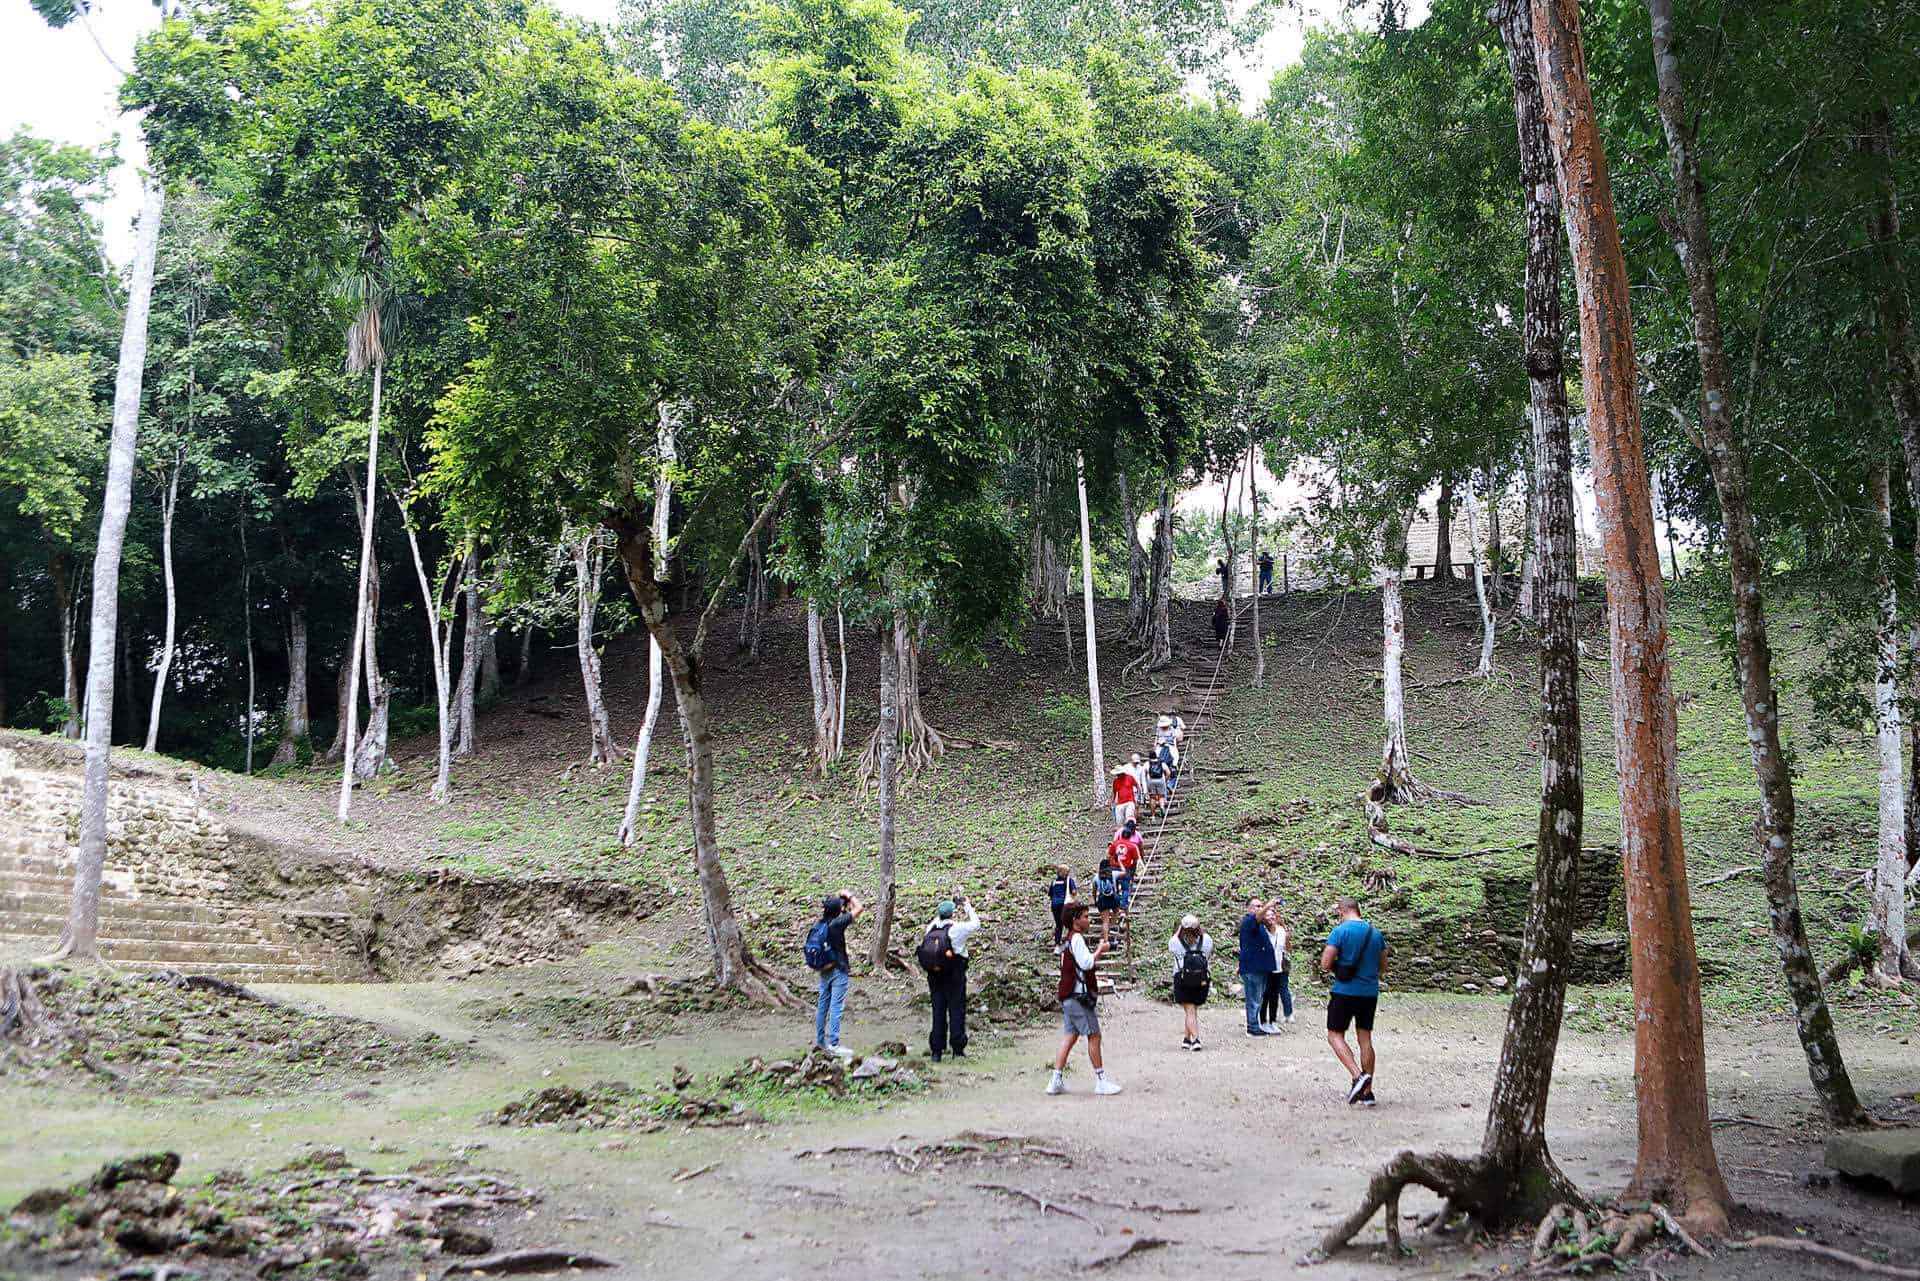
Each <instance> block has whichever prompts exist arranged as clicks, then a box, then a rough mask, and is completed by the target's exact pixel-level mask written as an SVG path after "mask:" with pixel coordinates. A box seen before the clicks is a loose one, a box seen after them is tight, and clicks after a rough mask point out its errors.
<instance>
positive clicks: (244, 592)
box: [240, 514, 255, 774]
mask: <svg viewBox="0 0 1920 1281" xmlns="http://www.w3.org/2000/svg"><path fill="white" fill-rule="evenodd" d="M240 618H241V620H242V623H243V627H242V630H243V631H244V632H245V633H246V638H247V758H246V772H247V773H248V774H251V773H253V704H254V694H255V689H254V673H253V562H252V561H250V560H248V559H247V518H246V516H245V515H244V514H243V515H242V516H241V517H240Z"/></svg>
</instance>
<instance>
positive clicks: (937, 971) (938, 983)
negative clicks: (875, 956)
mask: <svg viewBox="0 0 1920 1281" xmlns="http://www.w3.org/2000/svg"><path fill="white" fill-rule="evenodd" d="M955 913H964V915H962V916H960V917H959V919H957V920H956V919H955ZM981 924H982V922H981V920H980V914H979V913H978V912H976V911H974V910H973V904H971V903H969V902H968V901H967V896H966V895H965V894H962V893H960V892H958V891H955V893H954V896H953V897H952V898H950V899H943V900H942V901H941V903H940V906H939V907H937V908H935V909H934V913H933V922H932V924H930V925H928V926H927V932H926V934H925V936H924V937H923V939H922V940H921V943H920V961H921V966H922V968H923V969H925V970H926V971H927V995H929V996H931V997H932V998H933V1030H932V1032H930V1033H929V1034H928V1036H927V1052H928V1053H929V1054H930V1055H931V1056H932V1058H933V1061H934V1062H935V1063H938V1062H939V1061H940V1058H941V1056H942V1055H944V1054H945V1053H946V1052H947V1048H948V1047H949V1046H951V1047H952V1048H953V1057H954V1058H956V1059H964V1058H966V1057H967V941H968V940H969V939H971V938H972V937H973V935H974V931H976V930H978V929H979V928H980V926H981Z"/></svg>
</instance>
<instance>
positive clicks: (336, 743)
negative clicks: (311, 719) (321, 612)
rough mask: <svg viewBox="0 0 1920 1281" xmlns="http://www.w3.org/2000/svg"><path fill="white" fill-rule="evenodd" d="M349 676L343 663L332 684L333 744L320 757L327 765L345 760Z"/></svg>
mask: <svg viewBox="0 0 1920 1281" xmlns="http://www.w3.org/2000/svg"><path fill="white" fill-rule="evenodd" d="M356 608H357V606H356ZM350 674H351V673H350V671H349V669H348V667H347V664H345V663H344V662H343V663H341V664H340V671H339V673H338V674H337V675H336V676H335V678H334V682H333V742H332V743H330V744H328V745H327V751H326V755H325V756H323V757H321V760H322V761H323V762H324V763H325V764H328V765H338V764H339V763H340V762H341V761H343V760H345V759H346V758H347V677H348V676H349V675H350Z"/></svg>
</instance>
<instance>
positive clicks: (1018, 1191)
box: [972, 1183, 1101, 1231]
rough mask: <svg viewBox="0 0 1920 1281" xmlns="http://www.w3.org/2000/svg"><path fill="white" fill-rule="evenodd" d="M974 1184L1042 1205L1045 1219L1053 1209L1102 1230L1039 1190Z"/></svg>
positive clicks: (1041, 1211) (1002, 1184)
mask: <svg viewBox="0 0 1920 1281" xmlns="http://www.w3.org/2000/svg"><path fill="white" fill-rule="evenodd" d="M972 1186H973V1187H975V1188H978V1189H979V1190H980V1191H982V1192H998V1193H1000V1194H1001V1195H1002V1196H1010V1197H1018V1198H1020V1199H1021V1200H1025V1201H1031V1202H1033V1203H1034V1204H1035V1205H1036V1206H1038V1207H1040V1217H1041V1218H1043V1219H1044V1218H1046V1217H1047V1211H1049V1210H1051V1211H1053V1212H1054V1213H1055V1214H1064V1215H1066V1216H1067V1217H1068V1218H1069V1219H1078V1220H1080V1221H1081V1222H1082V1223H1093V1226H1094V1230H1095V1231H1100V1230H1101V1228H1100V1225H1099V1224H1098V1223H1094V1221H1093V1220H1092V1219H1090V1218H1088V1217H1087V1216H1086V1215H1084V1214H1082V1213H1080V1211H1078V1210H1069V1209H1068V1208H1067V1207H1066V1206H1064V1205H1061V1204H1060V1203H1059V1202H1057V1201H1049V1200H1047V1198H1045V1197H1043V1196H1041V1195H1040V1194H1039V1193H1038V1192H1029V1191H1027V1190H1026V1189H1025V1188H1016V1187H1010V1186H1008V1185H1007V1184H1005V1183H975V1184H973V1185H972Z"/></svg>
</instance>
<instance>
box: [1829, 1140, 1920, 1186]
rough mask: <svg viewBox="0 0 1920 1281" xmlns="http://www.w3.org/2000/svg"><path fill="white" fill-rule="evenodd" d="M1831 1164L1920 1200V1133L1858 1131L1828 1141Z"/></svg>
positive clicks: (1844, 1171) (1854, 1175)
mask: <svg viewBox="0 0 1920 1281" xmlns="http://www.w3.org/2000/svg"><path fill="white" fill-rule="evenodd" d="M1827 1164H1828V1165H1829V1166H1831V1167H1832V1168H1833V1169H1835V1170H1838V1171H1840V1173H1842V1174H1846V1175H1851V1176H1852V1177H1854V1178H1856V1179H1872V1180H1874V1181H1875V1182H1877V1183H1884V1184H1886V1185H1887V1186H1888V1187H1890V1188H1892V1189H1893V1190H1894V1191H1896V1192H1899V1193H1903V1194H1904V1195H1906V1196H1910V1197H1920V1130H1857V1131H1852V1132H1849V1133H1845V1134H1836V1135H1834V1136H1833V1137H1832V1138H1830V1139H1828V1140H1827Z"/></svg>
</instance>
